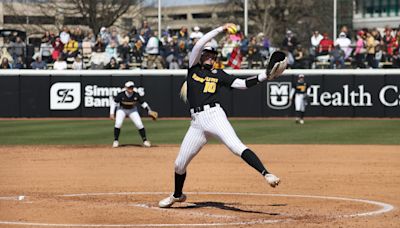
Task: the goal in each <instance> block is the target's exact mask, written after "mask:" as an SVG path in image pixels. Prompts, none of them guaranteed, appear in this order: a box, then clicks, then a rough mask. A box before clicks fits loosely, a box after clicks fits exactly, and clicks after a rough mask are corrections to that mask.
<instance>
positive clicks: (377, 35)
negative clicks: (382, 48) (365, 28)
mask: <svg viewBox="0 0 400 228" xmlns="http://www.w3.org/2000/svg"><path fill="white" fill-rule="evenodd" d="M371 35H372V36H373V37H374V39H375V40H376V41H378V43H381V41H382V35H381V33H380V32H379V31H378V29H377V28H373V29H372V30H371Z"/></svg>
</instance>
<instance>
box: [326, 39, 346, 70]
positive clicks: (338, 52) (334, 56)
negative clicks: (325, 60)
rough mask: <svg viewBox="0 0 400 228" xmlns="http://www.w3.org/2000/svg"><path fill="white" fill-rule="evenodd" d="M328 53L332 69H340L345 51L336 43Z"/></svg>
mask: <svg viewBox="0 0 400 228" xmlns="http://www.w3.org/2000/svg"><path fill="white" fill-rule="evenodd" d="M329 55H330V65H331V68H332V69H337V68H339V69H341V68H343V67H344V56H345V53H344V51H343V50H342V49H341V47H340V45H339V44H337V45H336V46H335V48H334V49H333V50H332V51H331V52H330V53H329Z"/></svg>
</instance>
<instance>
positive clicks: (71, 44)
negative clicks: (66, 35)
mask: <svg viewBox="0 0 400 228" xmlns="http://www.w3.org/2000/svg"><path fill="white" fill-rule="evenodd" d="M78 51H79V45H78V42H77V41H76V40H75V37H74V36H71V37H70V39H69V41H68V43H67V44H66V45H64V50H63V54H62V56H63V58H64V59H67V60H68V58H75V57H76V55H78Z"/></svg>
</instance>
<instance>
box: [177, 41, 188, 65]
mask: <svg viewBox="0 0 400 228" xmlns="http://www.w3.org/2000/svg"><path fill="white" fill-rule="evenodd" d="M188 53H189V52H188V49H187V47H186V43H185V41H184V40H180V41H179V43H178V47H177V56H176V57H177V61H178V64H179V67H180V68H181V69H187V65H188V64H186V62H187V61H189V59H188ZM185 60H187V61H185Z"/></svg>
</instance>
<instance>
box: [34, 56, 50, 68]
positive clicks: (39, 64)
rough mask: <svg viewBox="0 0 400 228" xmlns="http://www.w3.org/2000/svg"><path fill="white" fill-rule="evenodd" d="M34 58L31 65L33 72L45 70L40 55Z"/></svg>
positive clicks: (45, 65)
mask: <svg viewBox="0 0 400 228" xmlns="http://www.w3.org/2000/svg"><path fill="white" fill-rule="evenodd" d="M34 57H35V58H34V59H35V61H33V62H32V63H31V68H32V69H34V70H46V69H47V64H46V62H45V61H43V60H42V57H41V56H40V55H36V56H34Z"/></svg>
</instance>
